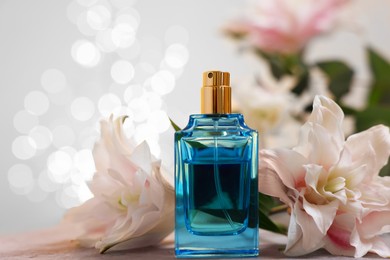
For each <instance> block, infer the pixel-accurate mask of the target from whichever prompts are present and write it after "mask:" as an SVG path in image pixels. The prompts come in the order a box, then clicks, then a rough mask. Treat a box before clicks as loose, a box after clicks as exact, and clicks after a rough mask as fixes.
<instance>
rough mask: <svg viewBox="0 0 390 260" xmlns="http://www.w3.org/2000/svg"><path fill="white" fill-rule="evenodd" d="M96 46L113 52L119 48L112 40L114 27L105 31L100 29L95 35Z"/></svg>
mask: <svg viewBox="0 0 390 260" xmlns="http://www.w3.org/2000/svg"><path fill="white" fill-rule="evenodd" d="M95 40H96V46H97V47H98V48H99V49H100V50H101V51H103V52H113V51H115V50H116V49H117V46H116V45H115V44H114V42H113V41H112V29H111V28H108V29H106V30H103V31H99V32H98V33H97V34H96V37H95Z"/></svg>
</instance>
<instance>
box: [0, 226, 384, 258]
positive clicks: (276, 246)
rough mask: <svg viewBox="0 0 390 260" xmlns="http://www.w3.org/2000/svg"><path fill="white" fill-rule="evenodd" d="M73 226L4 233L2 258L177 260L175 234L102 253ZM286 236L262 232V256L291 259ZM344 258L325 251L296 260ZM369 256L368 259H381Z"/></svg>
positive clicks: (0, 237) (0, 242)
mask: <svg viewBox="0 0 390 260" xmlns="http://www.w3.org/2000/svg"><path fill="white" fill-rule="evenodd" d="M69 236H70V233H69V228H67V227H64V226H56V227H52V228H48V229H45V230H38V231H35V232H29V233H22V234H16V235H8V236H0V259H57V260H58V259H143V260H149V259H150V260H156V259H174V258H175V256H174V250H173V235H170V236H168V237H167V238H166V239H165V240H164V241H162V243H161V244H159V245H158V246H155V247H148V248H141V249H135V250H134V249H133V250H127V251H115V252H108V253H106V254H104V255H101V254H99V252H98V251H97V249H94V248H80V247H79V246H78V244H77V242H75V241H72V240H70V238H69ZM285 243H286V237H285V236H282V235H278V234H274V233H271V232H268V231H265V230H261V231H260V256H259V258H261V259H287V257H286V256H285V255H283V248H284V246H283V244H285ZM325 258H326V259H341V258H343V257H339V256H332V255H330V254H329V253H327V252H326V251H324V250H319V251H317V252H315V253H313V254H310V255H307V256H305V257H301V258H293V259H325ZM377 258H378V257H377V256H376V255H372V254H371V255H367V256H366V257H365V259H377Z"/></svg>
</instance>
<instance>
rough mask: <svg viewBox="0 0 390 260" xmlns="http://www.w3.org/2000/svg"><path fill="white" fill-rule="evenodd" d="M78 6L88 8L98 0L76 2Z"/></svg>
mask: <svg viewBox="0 0 390 260" xmlns="http://www.w3.org/2000/svg"><path fill="white" fill-rule="evenodd" d="M76 1H77V3H78V4H79V5H82V6H85V7H90V6H92V5H94V4H96V3H97V2H98V1H99V0H76Z"/></svg>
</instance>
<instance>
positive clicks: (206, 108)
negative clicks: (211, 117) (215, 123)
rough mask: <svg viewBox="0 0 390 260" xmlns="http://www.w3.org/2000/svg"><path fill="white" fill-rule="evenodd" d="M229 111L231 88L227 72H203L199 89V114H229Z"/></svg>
mask: <svg viewBox="0 0 390 260" xmlns="http://www.w3.org/2000/svg"><path fill="white" fill-rule="evenodd" d="M231 110H232V108H231V88H230V74H229V72H222V71H206V72H203V87H202V89H201V113H202V114H230V113H231Z"/></svg>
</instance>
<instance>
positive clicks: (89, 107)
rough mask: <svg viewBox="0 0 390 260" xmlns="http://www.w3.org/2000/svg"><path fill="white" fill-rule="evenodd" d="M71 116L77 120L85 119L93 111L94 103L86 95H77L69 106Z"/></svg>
mask: <svg viewBox="0 0 390 260" xmlns="http://www.w3.org/2000/svg"><path fill="white" fill-rule="evenodd" d="M70 112H71V114H72V116H73V117H74V118H75V119H76V120H79V121H87V120H89V119H91V118H92V116H93V115H94V113H95V104H94V103H93V102H92V100H91V99H89V98H87V97H78V98H76V99H75V100H73V102H72V104H71V106H70Z"/></svg>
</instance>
